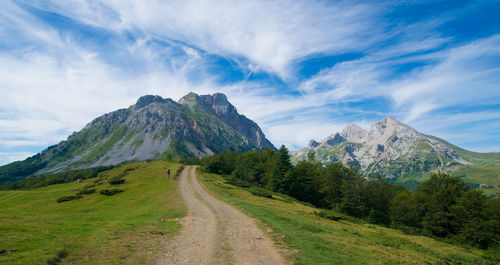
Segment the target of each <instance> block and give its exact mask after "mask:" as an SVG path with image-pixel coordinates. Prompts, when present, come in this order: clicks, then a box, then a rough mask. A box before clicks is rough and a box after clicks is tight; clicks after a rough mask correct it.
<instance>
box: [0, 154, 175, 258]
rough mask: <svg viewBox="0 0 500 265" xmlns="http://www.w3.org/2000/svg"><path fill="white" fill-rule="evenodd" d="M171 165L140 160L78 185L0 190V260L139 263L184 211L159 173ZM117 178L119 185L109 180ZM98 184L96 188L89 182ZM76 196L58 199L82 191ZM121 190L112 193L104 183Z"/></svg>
mask: <svg viewBox="0 0 500 265" xmlns="http://www.w3.org/2000/svg"><path fill="white" fill-rule="evenodd" d="M179 166H180V165H179V164H177V163H167V162H159V161H156V162H138V163H131V164H127V165H124V166H121V167H117V168H114V169H112V170H109V171H105V172H101V173H100V174H99V176H98V177H97V178H93V179H88V180H85V181H83V182H81V183H78V182H73V183H66V184H58V185H52V186H48V187H44V188H39V189H34V190H29V191H19V190H16V191H0V235H1V240H0V249H5V250H11V249H17V251H15V252H12V253H6V254H3V255H0V264H47V261H48V260H49V259H52V260H53V261H55V260H56V257H57V256H58V254H59V256H62V257H63V256H65V255H64V253H68V254H67V257H65V258H64V259H63V261H64V263H76V264H145V263H151V262H153V261H154V258H155V254H157V251H158V250H160V248H161V247H162V246H163V242H164V241H165V240H166V239H167V238H169V237H171V236H173V235H174V234H175V233H176V232H178V231H179V229H180V227H179V225H178V223H177V222H176V221H174V220H171V219H172V218H176V217H180V216H183V215H184V214H185V209H183V205H182V203H181V200H179V199H178V194H177V190H176V189H174V185H173V181H172V180H168V179H166V177H165V175H164V174H165V173H164V172H165V169H166V168H167V167H170V168H171V169H172V170H173V173H174V174H175V172H176V170H177V169H178V168H179ZM116 176H121V178H122V179H124V180H125V183H123V184H119V185H110V184H109V181H110V180H111V179H112V178H113V177H116ZM92 185H96V186H95V187H89V186H92ZM85 186H87V187H88V188H87V189H86V190H92V189H96V191H95V192H94V193H90V194H83V195H81V196H82V198H81V199H77V200H72V201H66V202H61V203H58V202H57V199H58V198H61V197H63V196H71V195H75V194H77V193H78V192H79V191H82V189H84V187H85ZM115 188H117V189H122V190H123V192H121V193H117V194H115V195H113V196H106V195H103V194H101V193H100V191H102V190H104V189H115Z"/></svg>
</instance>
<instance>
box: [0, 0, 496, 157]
mask: <svg viewBox="0 0 500 265" xmlns="http://www.w3.org/2000/svg"><path fill="white" fill-rule="evenodd" d="M411 5H412V3H403V4H402V3H399V2H388V3H385V4H377V5H374V4H372V3H370V2H361V1H354V2H345V1H332V2H324V1H282V0H278V1H197V0H189V1H148V2H141V1H114V0H103V1H76V0H75V1H73V0H68V1H23V2H17V3H14V2H11V1H6V2H5V3H4V4H3V8H2V10H0V22H1V23H0V37H1V38H0V39H1V41H0V75H1V76H2V78H1V79H0V92H1V94H2V97H0V137H1V139H2V141H0V152H1V153H0V160H1V161H3V162H2V163H4V162H6V161H7V162H8V161H10V160H9V159H10V158H14V157H16V158H18V157H21V154H24V155H26V154H28V153H33V152H34V151H33V148H34V147H35V146H37V145H38V146H39V149H40V150H41V149H43V147H46V146H47V145H49V144H54V143H57V142H58V141H60V140H62V139H64V138H65V137H66V136H67V135H69V134H70V133H71V132H72V131H76V130H79V129H81V128H82V127H83V126H84V125H85V124H86V123H87V122H89V121H91V120H92V119H93V118H95V117H97V116H99V115H102V114H104V113H106V112H109V111H113V110H115V109H118V108H123V107H127V106H128V105H130V104H133V103H134V102H135V100H136V99H137V98H138V97H139V96H142V95H144V94H159V95H162V96H164V97H170V98H173V99H178V98H180V97H181V96H183V95H185V94H187V93H188V92H189V91H194V92H197V93H213V92H223V93H226V94H227V95H228V97H229V99H230V101H231V102H232V103H234V104H235V105H236V107H237V108H238V110H239V111H240V113H243V114H245V115H246V116H248V117H249V118H251V119H253V120H255V121H256V122H258V123H259V125H261V127H262V128H263V130H264V132H265V133H266V135H267V136H268V137H269V138H270V139H271V140H272V142H273V143H274V144H276V145H280V144H283V143H284V144H287V145H289V146H292V147H293V148H298V147H300V146H303V145H305V144H307V141H308V140H309V139H312V138H314V139H317V140H319V139H322V138H323V137H325V136H327V135H328V134H330V133H332V132H333V131H336V130H340V129H341V128H342V127H343V126H344V125H345V124H347V123H351V122H356V123H361V124H362V125H363V126H367V124H369V123H370V122H373V121H376V120H379V119H381V118H383V117H384V116H385V115H392V116H395V117H396V118H398V119H401V120H402V121H404V122H406V123H409V124H410V125H412V126H414V127H416V129H418V130H421V131H423V132H424V133H431V132H432V133H436V135H438V136H442V137H449V138H450V139H451V140H453V141H455V142H454V143H457V144H459V145H460V144H462V143H463V144H466V145H467V147H469V148H472V149H474V148H476V147H477V149H474V150H482V151H484V150H489V151H493V150H494V149H487V148H486V147H484V146H485V144H484V142H485V141H488V142H493V144H491V146H498V145H500V138H498V135H495V133H494V132H495V131H498V120H500V116H499V114H498V113H497V112H498V107H492V106H494V105H497V104H498V102H500V94H499V93H500V89H498V87H499V86H500V85H499V84H500V78H499V77H500V65H499V63H498V62H499V61H500V58H499V57H500V48H499V47H500V35H497V34H498V32H497V33H496V34H487V35H486V36H482V37H481V38H472V39H459V38H458V37H455V36H453V35H449V34H444V33H443V32H442V30H441V29H442V28H443V27H446V25H447V23H449V22H450V21H454V20H456V19H457V18H456V14H457V13H460V12H462V11H460V10H462V9H460V10H459V11H460V12H459V11H457V10H454V11H453V12H451V11H450V13H447V14H434V15H431V16H426V17H415V18H412V19H408V18H406V17H408V16H410V15H407V14H406V13H405V15H404V16H399V17H398V16H397V15H394V14H397V13H398V12H400V11H399V9H401V8H403V9H404V8H408V6H411ZM463 10H466V7H464V9H463ZM462 13H463V12H462ZM462 13H461V14H462ZM462 15H463V14H462ZM401 17H403V18H401ZM59 21H66V22H67V23H69V24H70V25H72V26H70V27H66V28H64V27H62V26H61V24H60V22H59ZM12 36H15V38H13V37H12ZM345 54H356V56H353V57H355V58H350V57H349V56H347V57H345V58H343V57H342V55H345ZM337 56H338V58H337ZM325 58H333V59H331V60H330V61H328V60H325V62H326V63H325V65H321V67H319V66H318V69H317V71H316V70H314V71H312V72H311V73H310V74H305V75H304V74H301V73H302V72H301V70H303V69H302V68H303V67H308V66H307V65H304V64H303V63H304V62H307V61H309V60H311V62H312V63H313V64H314V60H315V59H319V60H323V59H325ZM339 58H340V59H339ZM342 58H343V59H342ZM318 65H319V64H318ZM492 110H493V111H492ZM486 114H488V115H486ZM485 115H486V116H488V117H489V118H488V119H483V117H484V116H485ZM447 117H448V118H450V119H448V120H450V121H451V120H453V122H449V123H447V122H444V121H446V120H447ZM456 117H467V120H469V122H466V121H465V119H464V120H462V121H461V120H460V118H456ZM471 120H476V121H483V122H482V123H481V124H480V126H479V125H477V124H476V125H475V126H474V127H467V126H468V125H467V124H470V121H471ZM457 128H459V129H462V130H463V131H464V133H462V134H460V133H456V129H457ZM475 128H476V129H475ZM452 131H453V133H452ZM470 136H472V137H475V138H477V139H479V140H477V141H475V142H474V143H472V142H471V141H469V140H468V138H469V137H470ZM481 139H483V140H481ZM492 148H493V147H492ZM497 151H498V150H497ZM16 153H17V154H19V156H16V155H14V154H16ZM2 157H3V158H2Z"/></svg>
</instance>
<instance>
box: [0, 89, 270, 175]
mask: <svg viewBox="0 0 500 265" xmlns="http://www.w3.org/2000/svg"><path fill="white" fill-rule="evenodd" d="M265 148H274V146H273V145H272V143H271V142H270V141H269V140H267V139H266V137H265V136H264V133H263V132H262V131H261V129H260V128H259V126H258V125H257V124H256V123H255V122H253V121H251V120H250V119H248V118H247V117H245V116H244V115H241V114H239V113H238V111H237V110H236V108H235V107H234V106H233V105H232V104H231V103H230V102H229V101H228V100H227V97H226V96H225V95H224V94H220V93H217V94H213V95H197V94H195V93H189V94H188V95H186V96H184V97H183V98H181V99H180V100H179V102H175V101H173V100H171V99H169V98H162V97H160V96H151V95H148V96H143V97H141V98H139V100H137V103H136V104H134V105H132V106H130V107H129V108H127V109H120V110H117V111H114V112H111V113H108V114H105V115H103V116H101V117H99V118H97V119H95V120H93V121H92V122H91V123H89V124H87V125H86V126H85V127H84V128H83V129H82V130H81V131H79V132H76V133H74V134H72V135H71V136H69V137H68V139H67V140H66V141H62V142H60V143H59V144H57V145H54V146H51V147H49V148H48V149H47V150H44V151H43V152H41V153H39V154H37V155H35V156H33V157H31V158H28V159H26V160H24V161H19V162H14V163H11V164H8V165H5V166H2V167H0V184H1V183H3V182H9V181H16V180H20V179H23V178H25V177H26V176H29V175H32V174H40V173H46V172H57V171H62V170H68V169H78V168H87V167H95V166H103V165H114V164H119V163H121V162H124V161H130V160H147V159H160V158H163V159H170V160H176V159H179V158H186V157H190V156H197V157H203V156H206V155H211V154H214V153H218V152H222V151H224V150H231V151H236V150H240V151H248V150H259V149H265Z"/></svg>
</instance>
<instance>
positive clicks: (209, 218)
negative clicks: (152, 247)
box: [158, 167, 285, 265]
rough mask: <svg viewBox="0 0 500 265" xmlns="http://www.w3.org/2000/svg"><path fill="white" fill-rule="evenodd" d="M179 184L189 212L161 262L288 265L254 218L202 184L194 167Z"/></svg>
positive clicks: (183, 176)
mask: <svg viewBox="0 0 500 265" xmlns="http://www.w3.org/2000/svg"><path fill="white" fill-rule="evenodd" d="M179 184H180V191H181V194H182V197H183V199H184V201H185V203H186V205H187V206H188V215H187V217H186V218H185V219H184V220H183V221H182V225H183V230H182V232H181V233H180V235H179V236H177V237H175V238H174V239H172V240H171V242H170V243H169V245H168V246H167V252H166V254H165V255H164V256H163V257H161V259H160V260H158V264H220V265H222V264H285V262H284V259H283V258H282V257H281V256H280V254H279V253H278V250H277V248H276V247H275V246H273V244H272V242H271V240H270V239H269V238H267V237H266V236H265V235H264V234H263V233H262V232H261V231H260V229H259V228H257V226H256V224H255V221H254V220H253V219H251V218H249V217H248V216H246V215H244V214H242V213H240V212H239V211H238V210H236V209H235V208H233V207H231V206H229V205H227V204H225V203H223V202H221V201H219V200H217V199H215V198H214V197H212V196H211V195H209V194H208V193H207V192H206V191H205V190H204V189H203V188H202V187H201V186H200V183H199V182H198V180H197V179H196V177H195V167H186V168H185V169H184V171H183V172H182V174H181V179H180V183H179Z"/></svg>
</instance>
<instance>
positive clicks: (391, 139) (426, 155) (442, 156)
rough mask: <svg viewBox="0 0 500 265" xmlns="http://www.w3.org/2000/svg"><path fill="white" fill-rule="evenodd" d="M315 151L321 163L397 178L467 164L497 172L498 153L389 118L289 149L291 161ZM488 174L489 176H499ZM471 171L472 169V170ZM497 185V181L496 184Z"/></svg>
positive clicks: (456, 168) (453, 169)
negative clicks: (477, 150) (479, 150)
mask: <svg viewBox="0 0 500 265" xmlns="http://www.w3.org/2000/svg"><path fill="white" fill-rule="evenodd" d="M310 152H312V153H314V155H315V159H316V160H317V161H319V162H321V163H325V164H327V163H332V162H337V161H340V162H342V163H343V164H345V165H353V166H356V167H359V168H360V169H361V171H363V172H365V173H368V174H381V175H382V176H385V177H387V178H396V179H398V180H399V181H403V180H408V179H422V178H425V177H427V176H429V175H430V173H432V172H458V171H460V170H462V171H463V170H466V169H467V168H470V167H492V168H493V169H498V171H496V172H497V175H498V172H500V153H486V154H481V153H475V152H471V151H467V150H464V149H461V148H459V147H457V146H454V145H452V144H450V143H448V142H446V141H444V140H442V139H439V138H437V137H434V136H429V135H425V134H422V133H419V132H417V131H416V130H415V129H413V128H411V127H410V126H408V125H406V124H403V123H401V122H399V121H397V120H395V119H394V118H392V117H387V118H385V119H384V120H382V121H379V122H376V123H374V124H372V125H371V128H370V130H369V131H366V130H364V129H363V128H361V127H359V126H357V125H355V124H350V125H348V126H346V127H345V128H344V130H343V131H342V132H339V133H334V134H332V135H330V136H328V137H326V138H325V139H323V141H321V142H316V141H314V140H311V141H310V143H309V146H307V147H305V148H303V149H301V150H298V151H295V152H292V160H293V162H295V163H296V162H297V161H299V160H303V159H307V156H308V153H310ZM493 172H494V170H493V171H492V172H491V173H490V175H491V176H490V177H491V178H495V177H498V176H496V175H495V174H494V173H493ZM472 173H473V172H472ZM499 184H500V183H499Z"/></svg>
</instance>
